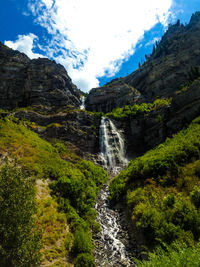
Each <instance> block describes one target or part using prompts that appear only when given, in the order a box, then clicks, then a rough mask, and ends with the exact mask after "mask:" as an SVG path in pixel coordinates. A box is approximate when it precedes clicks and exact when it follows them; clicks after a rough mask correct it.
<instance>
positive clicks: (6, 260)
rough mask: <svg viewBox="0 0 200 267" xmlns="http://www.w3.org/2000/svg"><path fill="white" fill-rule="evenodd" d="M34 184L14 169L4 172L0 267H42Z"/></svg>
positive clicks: (5, 168)
mask: <svg viewBox="0 0 200 267" xmlns="http://www.w3.org/2000/svg"><path fill="white" fill-rule="evenodd" d="M34 198H35V190H34V180H33V179H31V178H28V177H27V176H26V175H25V174H23V173H22V171H21V170H20V169H19V168H18V167H15V166H12V165H8V164H6V165H4V166H3V167H2V168H1V169H0V265H1V266H11V267H12V266H16V267H17V266H19V267H20V266H34V267H35V266H39V265H40V256H41V255H40V247H41V244H40V233H39V231H38V230H37V227H36V218H35V216H34V215H35V214H36V205H35V201H34Z"/></svg>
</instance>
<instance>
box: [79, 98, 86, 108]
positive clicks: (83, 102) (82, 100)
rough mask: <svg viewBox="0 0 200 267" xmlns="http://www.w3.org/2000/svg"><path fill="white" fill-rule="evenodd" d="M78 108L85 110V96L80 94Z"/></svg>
mask: <svg viewBox="0 0 200 267" xmlns="http://www.w3.org/2000/svg"><path fill="white" fill-rule="evenodd" d="M80 109H82V110H85V96H83V95H82V96H81V105H80Z"/></svg>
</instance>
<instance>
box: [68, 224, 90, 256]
mask: <svg viewBox="0 0 200 267" xmlns="http://www.w3.org/2000/svg"><path fill="white" fill-rule="evenodd" d="M92 249H93V244H92V235H91V233H90V232H89V231H86V230H85V229H83V228H81V227H79V228H78V229H77V230H76V231H75V234H74V243H73V247H72V251H73V254H74V255H78V254H80V253H91V252H92Z"/></svg>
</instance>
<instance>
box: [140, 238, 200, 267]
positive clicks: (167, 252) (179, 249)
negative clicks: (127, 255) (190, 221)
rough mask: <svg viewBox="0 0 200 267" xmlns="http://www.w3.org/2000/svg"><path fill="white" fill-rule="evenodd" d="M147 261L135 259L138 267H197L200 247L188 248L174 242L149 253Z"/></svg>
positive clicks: (199, 263) (185, 245)
mask: <svg viewBox="0 0 200 267" xmlns="http://www.w3.org/2000/svg"><path fill="white" fill-rule="evenodd" d="M148 256H149V260H148V261H139V260H137V259H135V263H136V265H137V266H138V267H160V266H162V267H172V266H173V267H183V266H185V267H199V266H200V247H199V244H198V245H197V246H196V247H190V246H188V245H187V244H185V243H182V242H175V243H173V244H172V245H171V246H167V245H165V246H164V248H161V247H160V248H157V249H156V250H155V252H152V253H149V255H148Z"/></svg>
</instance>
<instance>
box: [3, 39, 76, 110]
mask: <svg viewBox="0 0 200 267" xmlns="http://www.w3.org/2000/svg"><path fill="white" fill-rule="evenodd" d="M0 80H1V83H0V107H1V108H3V109H13V108H16V107H27V106H31V105H43V106H49V107H51V108H52V107H55V108H62V107H64V106H67V105H73V106H76V107H78V106H80V92H79V90H78V89H77V88H76V86H75V85H74V84H73V83H72V81H71V79H70V77H69V76H68V74H67V72H66V70H65V69H64V67H63V66H62V65H60V64H56V62H54V61H51V60H49V59H47V58H39V59H33V60H30V59H29V58H28V57H27V56H26V55H25V54H23V53H20V52H18V51H14V50H12V49H9V48H8V47H6V46H4V45H2V44H0Z"/></svg>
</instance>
